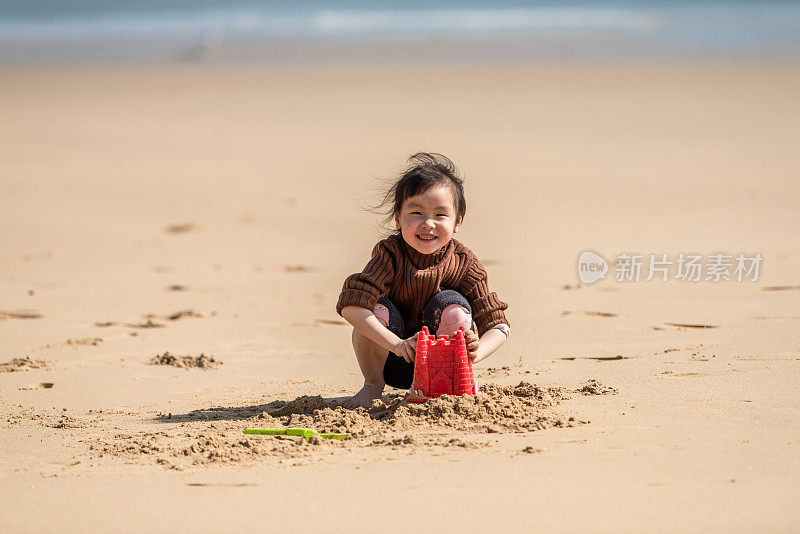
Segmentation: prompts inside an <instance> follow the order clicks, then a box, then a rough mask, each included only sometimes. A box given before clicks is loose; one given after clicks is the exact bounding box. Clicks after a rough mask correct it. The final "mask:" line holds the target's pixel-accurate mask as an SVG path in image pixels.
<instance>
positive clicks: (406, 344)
mask: <svg viewBox="0 0 800 534" xmlns="http://www.w3.org/2000/svg"><path fill="white" fill-rule="evenodd" d="M418 337H419V332H417V333H416V334H414V335H413V336H411V337H410V338H408V339H404V340H402V341H400V343H398V344H397V345H395V346H394V348H393V349H392V352H394V353H395V354H397V355H398V356H400V357H401V358H403V359H404V360H405V361H407V362H409V363H410V362H413V361H414V356H415V355H416V353H417V338H418Z"/></svg>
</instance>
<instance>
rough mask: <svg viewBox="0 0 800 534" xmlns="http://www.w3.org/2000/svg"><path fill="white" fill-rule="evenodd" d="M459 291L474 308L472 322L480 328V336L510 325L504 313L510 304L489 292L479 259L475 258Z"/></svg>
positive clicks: (484, 271) (487, 281)
mask: <svg viewBox="0 0 800 534" xmlns="http://www.w3.org/2000/svg"><path fill="white" fill-rule="evenodd" d="M459 291H460V292H461V294H463V295H464V296H465V297H466V299H467V300H468V301H469V304H470V306H472V320H473V321H475V324H476V325H477V327H478V335H479V336H482V335H483V334H484V332H486V331H487V330H489V329H491V328H492V327H495V326H497V325H499V324H506V325H508V321H507V320H506V315H505V313H503V310H505V309H507V308H508V304H506V303H505V302H503V301H502V300H500V298H499V297H498V296H497V293H494V292H490V291H489V280H488V275H487V274H486V269H484V267H483V265H481V262H480V261H479V260H478V258H476V257H473V258H472V260H471V262H470V264H469V265H468V266H467V270H466V273H465V275H464V277H463V279H462V281H461V287H460V288H459Z"/></svg>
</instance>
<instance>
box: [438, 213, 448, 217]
mask: <svg viewBox="0 0 800 534" xmlns="http://www.w3.org/2000/svg"><path fill="white" fill-rule="evenodd" d="M436 216H437V217H447V214H446V213H437V214H436Z"/></svg>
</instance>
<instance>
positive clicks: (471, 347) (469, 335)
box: [464, 330, 480, 363]
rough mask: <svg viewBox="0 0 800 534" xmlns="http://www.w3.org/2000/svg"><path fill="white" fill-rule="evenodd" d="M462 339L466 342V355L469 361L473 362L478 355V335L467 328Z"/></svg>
mask: <svg viewBox="0 0 800 534" xmlns="http://www.w3.org/2000/svg"><path fill="white" fill-rule="evenodd" d="M464 341H466V343H467V356H468V357H469V361H470V363H474V362H475V357H476V356H477V355H478V345H480V338H479V337H478V334H476V333H475V332H473V331H472V330H467V331H465V332H464Z"/></svg>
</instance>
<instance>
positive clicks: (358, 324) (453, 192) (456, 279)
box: [336, 153, 510, 408]
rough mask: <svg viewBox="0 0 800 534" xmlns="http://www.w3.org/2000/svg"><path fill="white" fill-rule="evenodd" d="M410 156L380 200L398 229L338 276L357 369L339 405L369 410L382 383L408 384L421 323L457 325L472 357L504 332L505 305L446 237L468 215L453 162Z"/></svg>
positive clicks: (450, 329) (444, 331) (441, 329)
mask: <svg viewBox="0 0 800 534" xmlns="http://www.w3.org/2000/svg"><path fill="white" fill-rule="evenodd" d="M408 161H409V166H408V168H407V170H406V171H405V173H403V175H402V176H401V178H400V179H399V180H398V181H397V183H395V184H394V185H393V186H392V187H391V189H390V190H389V192H388V193H387V194H386V197H385V199H384V202H383V205H386V204H391V212H390V217H391V218H393V219H394V223H395V227H396V228H397V231H396V233H394V234H393V235H391V236H390V237H388V238H386V239H384V240H382V241H380V242H378V244H377V245H375V248H374V249H373V250H372V259H371V260H370V261H369V263H367V266H366V267H364V270H363V271H362V272H360V273H356V274H353V275H351V276H349V277H348V278H347V279H346V280H345V281H344V286H343V287H342V293H341V295H339V302H338V303H337V304H336V311H337V312H338V313H339V314H340V315H341V316H342V317H344V318H345V319H346V320H347V321H348V322H349V323H350V324H352V325H353V328H354V330H353V349H354V350H355V353H356V359H357V360H358V365H359V367H360V368H361V373H362V374H363V375H364V387H363V388H362V389H361V391H359V392H358V393H356V394H355V395H354V396H352V397H350V398H349V399H347V400H346V401H345V402H344V403H343V406H345V407H346V408H356V407H358V406H364V407H368V406H370V405H371V404H372V401H373V400H375V399H379V398H380V397H381V394H382V393H383V388H384V386H385V385H386V384H388V385H390V386H392V387H395V388H402V389H408V388H410V387H411V382H412V380H413V378H414V363H413V362H414V352H415V349H416V339H417V336H418V335H419V331H420V330H421V329H422V327H423V326H427V327H428V330H429V331H430V332H431V333H434V332H435V333H436V335H437V336H439V335H447V336H449V335H452V334H454V333H455V332H456V331H457V330H458V329H459V327H461V326H463V327H464V328H465V329H466V330H467V333H466V338H467V350H468V351H469V358H470V360H472V362H473V363H477V362H479V361H481V360H483V359H484V358H486V357H488V356H489V355H490V354H492V353H493V352H494V351H495V350H497V348H498V347H500V345H502V344H503V342H505V340H506V338H507V337H508V335H509V333H510V329H509V327H508V321H506V316H505V314H504V313H503V310H505V309H506V308H508V304H506V303H505V302H502V301H501V300H500V299H499V298H498V297H497V294H495V293H491V292H490V291H489V286H488V284H487V278H486V270H485V269H484V268H483V265H481V263H480V261H478V258H477V257H476V256H475V254H473V253H472V251H470V250H469V249H468V248H467V247H465V246H464V245H462V244H461V243H459V242H458V241H456V240H455V239H453V234H455V233H457V232H458V229H459V227H460V226H461V222H462V221H463V219H464V214H465V212H466V211H467V203H466V200H465V198H464V186H463V180H461V178H459V177H458V175H457V171H456V168H455V166H454V165H453V162H452V161H450V160H449V159H447V158H446V157H444V156H442V155H441V154H428V153H418V154H414V155H413V156H411V158H409V160H408ZM390 220H391V219H390ZM473 321H474V323H475V325H476V326H477V330H478V333H477V334H475V333H474V332H473V331H472V330H471V328H472V324H473ZM478 336H480V338H479V337H478Z"/></svg>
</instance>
